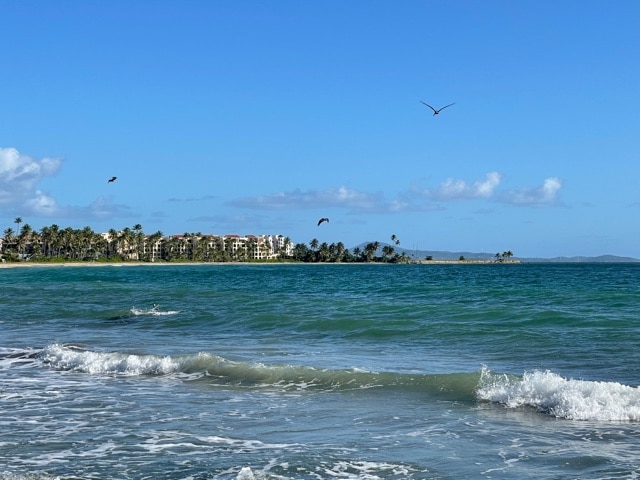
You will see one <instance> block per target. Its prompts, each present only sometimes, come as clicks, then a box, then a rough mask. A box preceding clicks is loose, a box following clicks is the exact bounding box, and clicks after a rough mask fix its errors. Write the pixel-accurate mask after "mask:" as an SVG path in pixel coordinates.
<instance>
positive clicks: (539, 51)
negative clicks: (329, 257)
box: [0, 0, 640, 258]
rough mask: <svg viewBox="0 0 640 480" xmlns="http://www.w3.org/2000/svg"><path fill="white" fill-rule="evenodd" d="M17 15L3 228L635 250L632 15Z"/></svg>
mask: <svg viewBox="0 0 640 480" xmlns="http://www.w3.org/2000/svg"><path fill="white" fill-rule="evenodd" d="M0 18H1V19H2V20H1V24H2V38H3V40H2V46H1V47H0V64H1V65H2V67H3V72H4V74H3V76H2V82H1V84H0V85H1V88H0V112H1V115H0V232H2V231H4V230H5V229H6V228H13V229H14V230H16V229H17V228H18V225H17V224H15V223H14V220H15V218H16V217H21V218H22V220H23V223H22V225H24V224H25V223H28V224H29V225H30V226H31V227H32V228H34V229H36V230H39V229H40V228H42V227H43V226H48V225H51V224H54V223H55V224H57V225H59V226H60V227H67V226H71V227H73V228H83V227H85V226H90V227H91V228H92V229H93V230H95V231H98V232H101V231H107V230H108V229H109V228H116V229H122V228H124V227H133V225H135V224H141V225H142V227H143V230H144V231H145V232H146V233H149V234H151V233H154V232H156V231H158V230H159V231H161V232H162V233H164V234H165V235H169V234H176V233H185V232H201V233H211V234H218V235H224V234H239V235H245V234H256V235H259V234H282V235H285V236H288V237H290V238H291V240H292V242H293V243H306V244H309V242H310V241H311V240H312V239H314V238H315V239H318V240H319V241H320V242H327V243H332V242H340V241H341V242H343V243H344V244H345V245H346V246H347V247H348V248H352V247H354V246H356V245H358V244H360V243H362V242H370V241H379V242H388V243H391V241H390V237H391V235H395V236H396V237H397V238H398V239H399V240H400V242H401V244H400V246H401V247H406V248H409V249H416V248H417V249H421V250H451V251H471V252H490V253H494V252H502V251H505V250H511V251H512V252H513V253H514V254H515V256H516V257H553V256H560V255H567V256H569V255H600V254H615V255H623V256H633V257H636V258H638V257H640V241H639V240H638V239H639V238H640V161H639V160H640V149H639V146H640V61H639V60H640V33H639V32H640V2H637V1H635V0H620V1H615V2H606V1H589V0H579V1H571V0H569V1H561V2H559V1H544V0H536V1H512V0H505V1H481V2H480V1H475V0H474V1H471V0H469V1H455V0H453V1H428V0H424V1H412V0H408V1H403V2H391V1H384V2H383V1H359V0H353V1H342V0H341V1H332V0H329V1H323V2H305V1H299V0H296V1H275V2H265V1H240V2H238V1H194V0H186V1H180V2H178V1H172V2H169V1H162V0H160V1H157V0H155V1H135V2H129V1H119V0H114V1H91V0H88V1H58V2H51V1H38V0H32V1H25V2H21V1H5V0H0ZM421 100H422V101H425V102H426V103H429V104H431V105H433V106H434V107H441V106H444V105H446V104H449V103H451V102H455V104H454V105H452V106H451V107H449V108H447V109H445V110H443V111H442V112H441V113H440V114H439V115H436V116H434V115H433V114H432V112H431V111H430V110H429V109H428V108H427V107H426V106H424V105H423V104H421V103H420V102H421ZM111 176H117V177H118V180H117V181H116V182H113V183H107V179H108V178H109V177H111ZM320 217H329V218H330V222H329V223H323V224H322V225H321V226H319V227H318V226H316V223H317V220H318V219H319V218H320Z"/></svg>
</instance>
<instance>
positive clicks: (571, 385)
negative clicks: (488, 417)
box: [476, 369, 640, 422]
mask: <svg viewBox="0 0 640 480" xmlns="http://www.w3.org/2000/svg"><path fill="white" fill-rule="evenodd" d="M476 395H477V397H478V399H479V400H484V401H488V402H494V403H499V404H502V405H504V406H506V407H508V408H521V407H530V408H534V409H536V410H537V411H539V412H543V413H546V414H549V415H552V416H554V417H558V418H565V419H568V420H591V421H620V422H637V421H639V420H640V389H639V388H638V387H630V386H628V385H622V384H620V383H617V382H594V381H587V380H574V379H567V378H563V377H561V376H560V375H558V374H555V373H553V372H550V371H548V370H546V371H538V370H536V371H532V372H526V373H525V374H524V375H523V376H522V377H516V376H510V375H505V374H494V373H491V372H490V371H489V370H487V369H483V370H482V372H481V375H480V382H479V384H478V388H477V389H476Z"/></svg>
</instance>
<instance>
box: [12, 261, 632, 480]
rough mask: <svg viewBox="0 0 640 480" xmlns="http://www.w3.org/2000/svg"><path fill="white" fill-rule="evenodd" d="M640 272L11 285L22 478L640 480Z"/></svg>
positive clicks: (369, 272)
mask: <svg viewBox="0 0 640 480" xmlns="http://www.w3.org/2000/svg"><path fill="white" fill-rule="evenodd" d="M638 385H640V265H638V264H538V263H535V264H526V263H524V264H508V265H507V264H504V265H367V264H358V265H351V264H350V265H300V264H295V265H283V264H279V265H166V266H159V265H149V266H115V265H113V266H101V267H89V266H86V267H85V266H74V267H68V266H56V267H31V268H3V269H0V479H3V480H7V479H11V480H23V479H24V480H27V479H28V480H36V479H154V480H156V479H193V480H198V479H233V480H252V479H456V480H459V479H537V480H540V479H614V478H616V479H617V478H624V479H628V478H639V477H640V389H639V388H638Z"/></svg>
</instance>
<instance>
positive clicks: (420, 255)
mask: <svg viewBox="0 0 640 480" xmlns="http://www.w3.org/2000/svg"><path fill="white" fill-rule="evenodd" d="M366 245H367V243H361V244H360V245H358V247H359V248H360V250H364V247H365V246H366ZM384 246H390V247H393V249H394V251H396V252H397V253H399V254H402V253H403V252H404V254H405V255H406V256H407V257H409V258H411V259H413V260H424V259H426V258H427V257H431V258H432V259H433V260H458V259H460V257H464V258H465V259H466V260H492V259H495V258H496V254H495V253H484V252H483V253H478V252H449V251H443V250H409V249H407V248H402V247H399V246H398V245H391V244H389V243H382V242H381V243H380V248H378V251H377V252H376V255H377V256H380V255H382V247H384ZM352 251H353V249H352ZM512 259H513V260H520V261H521V262H523V263H529V262H531V263H533V262H557V263H562V262H564V263H587V262H589V263H637V262H640V259H638V258H633V257H619V256H617V255H599V256H596V257H584V256H575V257H553V258H540V257H534V258H524V257H518V256H517V255H514V256H513V257H512Z"/></svg>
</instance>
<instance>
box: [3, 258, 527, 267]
mask: <svg viewBox="0 0 640 480" xmlns="http://www.w3.org/2000/svg"><path fill="white" fill-rule="evenodd" d="M520 263H522V262H521V261H520V260H504V261H502V262H496V261H495V260H418V261H414V262H411V263H410V264H413V265H503V264H520ZM367 264H368V265H399V264H391V263H387V262H368V263H367ZM197 265H365V263H361V262H338V263H336V262H333V263H327V262H317V263H311V262H264V263H258V262H175V263H173V262H162V263H161V262H56V263H48V262H4V263H1V262H0V269H2V268H37V267H45V268H51V267H164V266H166V267H170V266H197Z"/></svg>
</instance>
